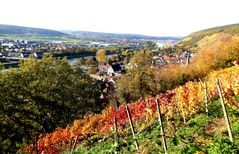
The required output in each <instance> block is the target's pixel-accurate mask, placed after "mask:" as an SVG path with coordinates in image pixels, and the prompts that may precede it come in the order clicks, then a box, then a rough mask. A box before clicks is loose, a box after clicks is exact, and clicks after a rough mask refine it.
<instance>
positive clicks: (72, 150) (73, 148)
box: [71, 135, 78, 154]
mask: <svg viewBox="0 0 239 154" xmlns="http://www.w3.org/2000/svg"><path fill="white" fill-rule="evenodd" d="M77 140H78V135H77V136H76V138H75V141H74V144H73V147H72V149H71V154H73V153H74V150H75V146H76V142H77Z"/></svg>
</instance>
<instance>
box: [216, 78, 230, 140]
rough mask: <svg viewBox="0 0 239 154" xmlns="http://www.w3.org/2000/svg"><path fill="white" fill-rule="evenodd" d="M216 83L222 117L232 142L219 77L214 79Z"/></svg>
mask: <svg viewBox="0 0 239 154" xmlns="http://www.w3.org/2000/svg"><path fill="white" fill-rule="evenodd" d="M216 83H217V90H218V93H219V96H220V100H221V105H222V110H223V114H224V118H225V121H226V124H227V131H228V136H229V139H230V141H231V142H233V138H232V132H231V127H230V123H229V120H228V116H227V111H226V107H225V104H224V100H223V95H222V88H221V85H220V81H219V79H217V80H216Z"/></svg>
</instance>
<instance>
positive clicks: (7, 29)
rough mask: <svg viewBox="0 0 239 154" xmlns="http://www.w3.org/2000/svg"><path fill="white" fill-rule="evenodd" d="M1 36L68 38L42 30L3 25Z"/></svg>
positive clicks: (58, 33)
mask: <svg viewBox="0 0 239 154" xmlns="http://www.w3.org/2000/svg"><path fill="white" fill-rule="evenodd" d="M0 35H21V36H66V35H67V34H65V33H62V32H59V31H55V30H49V29H41V28H32V27H22V26H13V25H1V24H0Z"/></svg>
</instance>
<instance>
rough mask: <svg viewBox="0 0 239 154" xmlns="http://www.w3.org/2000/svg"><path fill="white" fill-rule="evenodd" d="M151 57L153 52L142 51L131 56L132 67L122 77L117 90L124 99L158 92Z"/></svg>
mask: <svg viewBox="0 0 239 154" xmlns="http://www.w3.org/2000/svg"><path fill="white" fill-rule="evenodd" d="M151 57H152V53H151V52H149V51H140V52H138V53H136V54H135V55H134V56H133V57H132V58H131V60H130V64H131V66H130V67H131V68H130V69H129V70H128V71H127V73H126V74H125V75H123V76H122V77H121V79H120V80H119V81H118V86H117V91H118V92H119V95H120V97H121V98H122V99H123V100H125V101H127V102H129V101H130V100H131V101H134V100H137V99H139V98H140V97H143V98H144V97H147V96H150V95H155V94H156V93H157V91H158V87H157V84H156V83H155V79H154V78H155V77H154V76H155V75H154V70H153V68H152V67H151Z"/></svg>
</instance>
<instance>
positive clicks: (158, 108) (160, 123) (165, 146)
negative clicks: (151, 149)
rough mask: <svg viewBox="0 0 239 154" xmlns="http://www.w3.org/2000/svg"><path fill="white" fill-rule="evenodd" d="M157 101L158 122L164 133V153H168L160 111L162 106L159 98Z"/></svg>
mask: <svg viewBox="0 0 239 154" xmlns="http://www.w3.org/2000/svg"><path fill="white" fill-rule="evenodd" d="M155 103H156V107H157V113H158V122H159V125H160V130H161V135H162V142H163V148H164V153H165V154H167V143H166V139H165V136H164V128H163V123H162V118H161V117H162V116H161V111H160V107H159V103H158V99H157V98H156V99H155Z"/></svg>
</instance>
